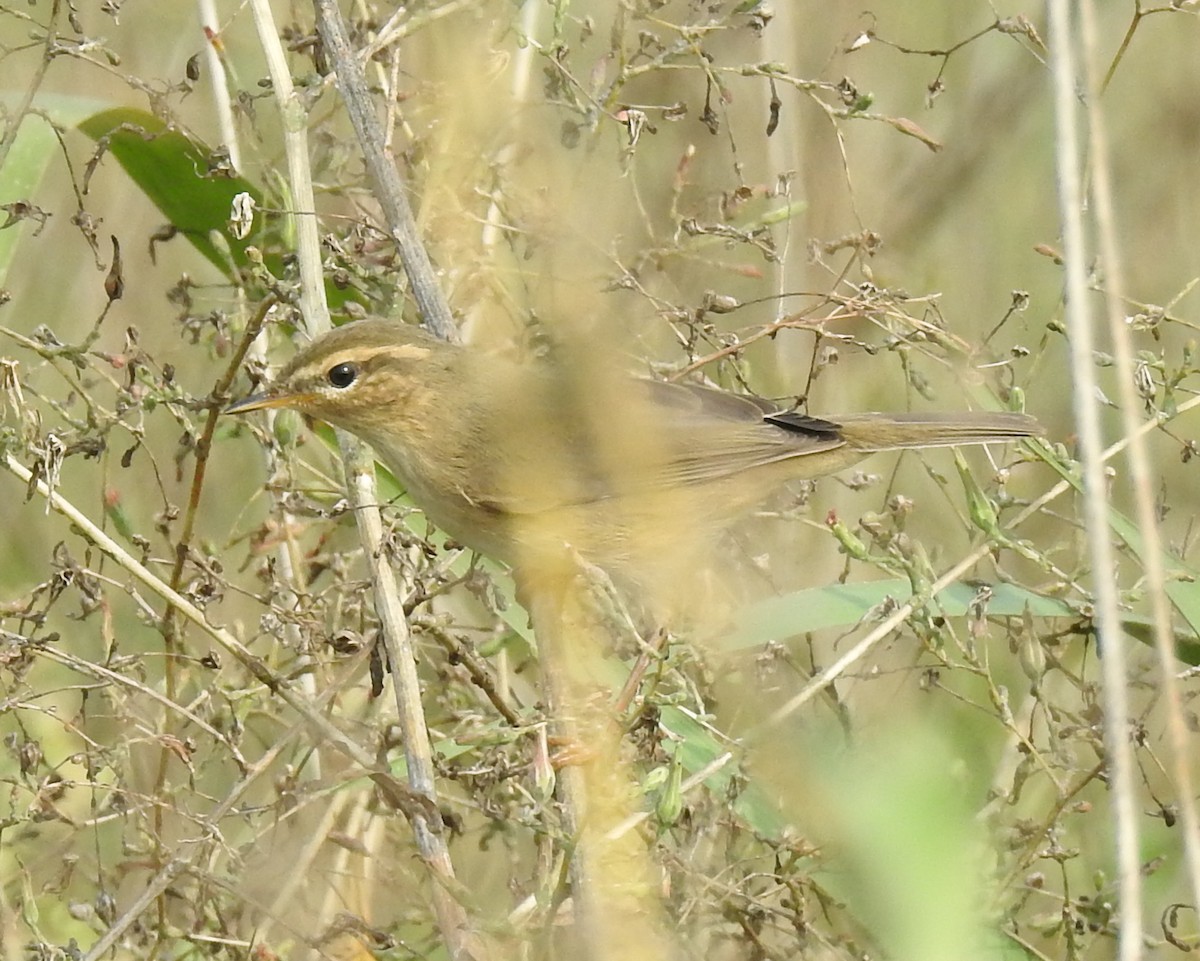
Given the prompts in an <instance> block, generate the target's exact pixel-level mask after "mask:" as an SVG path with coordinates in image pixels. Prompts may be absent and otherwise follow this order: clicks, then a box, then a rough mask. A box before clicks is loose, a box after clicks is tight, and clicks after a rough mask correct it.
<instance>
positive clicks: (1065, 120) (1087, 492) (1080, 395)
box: [1048, 0, 1161, 961]
mask: <svg viewBox="0 0 1200 961" xmlns="http://www.w3.org/2000/svg"><path fill="white" fill-rule="evenodd" d="M1071 7H1072V4H1070V3H1069V2H1068V0H1050V3H1049V4H1048V10H1049V22H1050V50H1051V54H1052V55H1051V71H1052V74H1051V75H1052V77H1053V80H1054V108H1055V130H1056V139H1057V143H1056V148H1055V158H1056V166H1057V174H1058V198H1059V216H1060V219H1061V221H1062V229H1063V253H1064V258H1065V269H1066V281H1067V284H1066V316H1067V329H1068V331H1069V336H1068V345H1069V347H1070V351H1071V368H1072V377H1073V382H1074V401H1075V421H1076V424H1077V426H1078V430H1079V442H1080V451H1081V454H1082V459H1083V483H1084V519H1085V526H1086V529H1087V539H1088V547H1089V551H1090V555H1091V566H1092V574H1093V579H1094V582H1095V583H1094V586H1093V598H1094V602H1095V606H1096V629H1097V632H1098V635H1099V644H1100V649H1101V650H1102V651H1103V652H1104V655H1103V656H1102V657H1101V658H1100V666H1101V676H1102V678H1103V682H1104V683H1103V698H1104V734H1105V737H1104V740H1105V746H1106V750H1107V754H1108V758H1107V760H1108V771H1109V788H1110V792H1111V795H1112V811H1113V817H1114V820H1115V827H1116V835H1117V852H1116V853H1117V868H1118V874H1119V879H1118V885H1119V890H1120V897H1119V898H1118V908H1117V910H1118V919H1119V931H1118V949H1119V956H1120V958H1121V961H1136V959H1138V958H1140V957H1141V956H1142V890H1141V889H1142V885H1141V874H1140V870H1139V867H1140V865H1139V858H1138V832H1137V809H1136V806H1135V802H1134V760H1133V749H1132V746H1131V744H1130V736H1129V698H1128V690H1127V687H1126V674H1125V671H1126V666H1125V661H1126V654H1125V637H1124V634H1123V632H1122V631H1121V623H1120V615H1119V611H1118V608H1117V593H1116V585H1115V584H1114V582H1113V573H1114V571H1115V569H1116V567H1115V565H1116V556H1115V551H1114V549H1113V544H1112V532H1111V529H1110V528H1109V525H1108V498H1107V488H1106V485H1105V478H1104V461H1103V448H1102V442H1101V435H1100V417H1099V413H1098V410H1097V408H1098V406H1099V405H1098V404H1097V402H1096V380H1095V365H1094V360H1093V356H1094V347H1095V345H1094V339H1093V337H1092V317H1091V314H1090V311H1089V310H1088V290H1087V268H1086V257H1087V251H1086V243H1085V240H1084V232H1083V223H1082V216H1081V211H1082V209H1083V191H1082V187H1081V185H1080V177H1079V172H1080V164H1081V157H1080V150H1079V143H1078V136H1077V133H1076V127H1077V124H1078V115H1077V111H1076V102H1077V101H1076V84H1077V81H1078V72H1077V70H1076V68H1075V57H1074V41H1073V39H1072V29H1071ZM1127 432H1129V431H1127ZM1132 432H1133V433H1136V428H1135V429H1134V431H1132ZM1149 533H1150V532H1149V531H1143V535H1144V536H1145V535H1148V534H1149ZM1160 583H1161V582H1160Z"/></svg>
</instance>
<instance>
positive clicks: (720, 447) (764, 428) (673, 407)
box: [644, 381, 845, 484]
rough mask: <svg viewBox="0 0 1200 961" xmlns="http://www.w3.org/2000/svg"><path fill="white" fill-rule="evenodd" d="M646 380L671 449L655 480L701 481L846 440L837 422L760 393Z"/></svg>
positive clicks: (667, 481)
mask: <svg viewBox="0 0 1200 961" xmlns="http://www.w3.org/2000/svg"><path fill="white" fill-rule="evenodd" d="M644 384H645V386H646V389H647V391H648V392H649V394H650V396H651V404H652V406H653V407H654V408H655V409H656V410H661V411H663V422H664V424H665V425H666V427H665V428H664V433H665V436H666V440H667V442H668V445H669V450H668V456H666V457H665V458H664V459H663V463H662V472H661V474H660V476H659V477H658V478H657V481H658V482H659V483H663V484H701V483H705V482H707V481H713V480H718V479H722V478H726V477H731V476H733V475H735V474H739V473H741V472H742V471H746V470H751V469H753V468H756V467H762V466H765V465H767V464H775V463H778V462H780V461H783V460H789V459H791V458H795V457H803V456H806V455H810V454H818V453H821V452H823V451H829V450H834V449H836V448H838V447H842V446H843V445H844V444H845V441H844V440H843V439H842V436H841V432H840V428H839V427H838V425H837V424H834V423H832V422H830V421H827V420H821V419H820V418H818V417H809V416H808V415H807V414H801V413H799V412H796V411H786V410H780V409H779V406H778V405H776V404H773V403H772V402H770V401H767V400H763V399H761V398H757V397H748V396H745V395H742V394H731V393H728V392H726V391H722V390H714V389H712V388H708V387H699V386H696V385H690V384H670V383H664V382H662V381H645V382H644Z"/></svg>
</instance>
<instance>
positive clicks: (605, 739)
mask: <svg viewBox="0 0 1200 961" xmlns="http://www.w3.org/2000/svg"><path fill="white" fill-rule="evenodd" d="M526 596H527V597H529V600H530V605H529V611H530V618H531V620H532V621H533V628H534V633H535V635H536V637H537V639H538V654H539V659H540V663H541V667H542V675H543V678H544V685H545V690H546V697H547V700H548V702H549V703H548V704H547V711H548V713H549V716H550V724H551V733H552V734H553V735H554V736H555V738H556V739H557V740H559V742H560V745H561V747H560V750H561V751H562V752H564V755H565V756H566V757H567V760H566V761H565V763H563V764H562V765H561V766H559V767H558V768H557V786H558V794H559V797H560V800H561V808H562V812H563V815H562V829H563V833H564V834H566V835H567V837H566V838H564V840H565V841H566V842H567V843H568V844H571V845H573V850H572V851H571V852H570V855H571V862H570V872H569V873H570V886H571V895H572V898H573V900H574V905H575V919H576V937H577V941H576V945H577V949H578V953H577V954H575V955H573V956H575V957H580V958H582V959H586V961H641V959H645V961H659V959H663V958H669V957H673V956H674V954H673V952H672V951H671V950H670V948H671V945H670V941H669V938H668V936H667V933H666V932H667V928H666V925H665V923H664V919H663V912H662V908H661V905H660V904H659V902H658V896H657V888H658V884H657V882H656V877H657V871H658V869H657V867H656V866H655V865H654V863H653V862H652V860H651V858H650V856H649V851H648V850H647V849H646V846H645V844H644V842H643V841H642V839H641V838H640V837H639V836H637V835H636V834H633V833H627V834H620V835H614V834H613V831H614V829H615V828H616V827H617V826H619V825H621V824H623V823H626V822H627V821H629V820H630V818H631V817H632V816H633V810H632V809H633V808H634V807H635V803H634V801H635V798H636V797H637V793H636V787H635V783H634V781H633V779H632V778H631V776H630V772H629V771H628V770H627V766H626V765H625V764H623V763H622V761H621V728H620V726H619V725H618V724H617V723H616V722H615V719H614V718H613V716H612V715H611V712H610V710H609V706H608V703H607V701H606V699H604V698H602V697H599V696H597V691H598V685H597V684H596V680H595V679H596V677H598V676H600V675H599V671H598V670H597V669H593V668H598V666H599V661H600V657H599V651H600V649H601V645H603V644H604V643H605V642H606V641H607V638H606V637H605V636H604V630H603V627H602V626H601V625H600V624H598V623H597V622H596V620H595V616H594V612H590V611H588V610H586V609H584V605H581V604H580V597H579V593H578V591H577V590H576V589H575V587H574V586H571V585H568V586H566V587H565V588H564V589H563V590H562V591H561V592H554V591H553V590H544V589H535V590H530V591H527V592H526Z"/></svg>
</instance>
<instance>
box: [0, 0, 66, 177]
mask: <svg viewBox="0 0 1200 961" xmlns="http://www.w3.org/2000/svg"><path fill="white" fill-rule="evenodd" d="M61 9H62V0H54V2H53V3H52V4H51V5H50V16H49V20H48V23H47V25H46V42H45V50H44V51H43V53H42V59H41V60H40V61H38V65H37V68H36V69H35V70H34V71H33V76H32V77H31V78H30V80H29V86H28V87H26V88H25V96H23V97H22V98H21V102H20V103H19V104H18V105H17V106H16V108H15V109H14V110H13V112H12V114H11V117H12V118H13V119H12V122H10V123H9V124H8V129H7V130H5V132H4V138H3V139H2V140H0V170H3V169H4V164H5V161H7V160H8V154H9V151H10V150H12V146H13V144H15V143H16V142H17V134H19V133H20V132H21V124H22V123H24V122H25V118H26V117H27V116H29V108H30V107H31V106H32V105H33V98H34V97H36V96H37V92H38V91H39V90H40V89H41V88H42V81H43V80H45V79H46V71H47V70H49V69H50V62H51V61H52V60H53V59H54V54H53V51H54V48H55V47H56V46H58V18H59V13H60V11H61Z"/></svg>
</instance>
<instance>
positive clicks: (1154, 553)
mask: <svg viewBox="0 0 1200 961" xmlns="http://www.w3.org/2000/svg"><path fill="white" fill-rule="evenodd" d="M1080 27H1081V35H1082V38H1083V43H1084V55H1085V60H1086V64H1087V68H1088V70H1087V77H1088V83H1089V89H1090V91H1091V92H1090V94H1089V96H1088V98H1087V111H1088V115H1089V117H1090V120H1091V122H1090V124H1089V129H1090V130H1091V134H1092V138H1091V150H1090V152H1089V153H1090V156H1091V158H1092V194H1093V197H1094V205H1095V211H1096V226H1097V235H1098V238H1099V242H1100V261H1101V263H1103V264H1104V274H1105V278H1106V283H1105V288H1104V304H1105V308H1106V312H1107V314H1108V328H1109V332H1110V336H1111V338H1112V341H1113V347H1114V351H1113V354H1114V357H1115V359H1116V364H1117V386H1118V396H1119V397H1120V399H1121V414H1122V425H1123V427H1124V433H1125V434H1126V435H1127V436H1128V437H1129V438H1130V444H1129V470H1130V475H1131V477H1132V480H1133V494H1134V500H1135V504H1136V510H1137V520H1138V528H1139V529H1140V531H1141V534H1142V538H1143V543H1144V544H1145V550H1144V552H1143V554H1142V557H1143V559H1144V561H1145V568H1146V589H1147V592H1148V594H1149V595H1150V611H1151V614H1152V616H1153V618H1154V646H1155V649H1156V650H1157V652H1158V668H1159V671H1158V672H1159V684H1161V685H1162V694H1163V700H1164V702H1165V707H1166V721H1167V737H1168V738H1169V742H1168V743H1169V744H1170V747H1171V762H1170V768H1171V774H1172V780H1173V781H1174V783H1175V796H1176V798H1177V799H1178V801H1177V803H1178V807H1179V812H1180V823H1181V826H1182V829H1183V847H1184V856H1185V858H1186V859H1187V865H1188V874H1189V875H1190V879H1191V883H1192V903H1193V904H1196V905H1200V820H1198V819H1197V814H1196V801H1195V797H1196V795H1195V789H1194V788H1193V780H1192V771H1191V762H1190V758H1191V754H1192V747H1191V745H1190V744H1189V743H1188V742H1189V735H1188V731H1187V725H1186V722H1185V721H1184V715H1183V700H1182V698H1181V696H1180V693H1179V683H1178V681H1176V679H1175V650H1174V648H1175V639H1174V635H1173V632H1172V630H1171V613H1170V606H1169V602H1168V599H1167V592H1166V588H1165V582H1166V572H1165V570H1164V569H1163V552H1162V536H1161V533H1160V531H1159V521H1158V515H1157V512H1156V510H1155V504H1154V491H1155V490H1157V489H1158V479H1157V478H1156V477H1155V476H1154V471H1153V469H1152V468H1151V466H1150V457H1149V454H1148V452H1147V451H1146V444H1145V439H1144V436H1143V435H1142V434H1141V433H1140V432H1139V431H1138V430H1137V428H1138V413H1137V411H1138V398H1137V396H1136V391H1135V390H1134V383H1135V371H1134V363H1133V346H1132V344H1131V343H1130V333H1129V327H1128V325H1127V324H1126V323H1125V321H1124V311H1123V310H1122V304H1123V303H1124V302H1125V301H1124V293H1125V289H1124V286H1125V285H1124V283H1123V282H1122V270H1121V258H1120V251H1119V250H1118V247H1117V240H1116V237H1117V227H1116V215H1115V213H1114V210H1113V196H1112V171H1111V167H1110V164H1109V147H1108V139H1107V127H1106V125H1105V122H1104V111H1103V109H1102V108H1101V106H1100V105H1101V90H1102V87H1101V84H1102V83H1104V84H1106V83H1107V82H1108V77H1105V78H1104V80H1103V81H1100V80H1099V79H1098V77H1097V73H1098V54H1097V50H1098V44H1097V40H1096V36H1095V33H1096V27H1095V5H1094V3H1093V2H1092V0H1086V2H1084V3H1083V4H1081V5H1080ZM1131 803H1132V802H1131Z"/></svg>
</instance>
